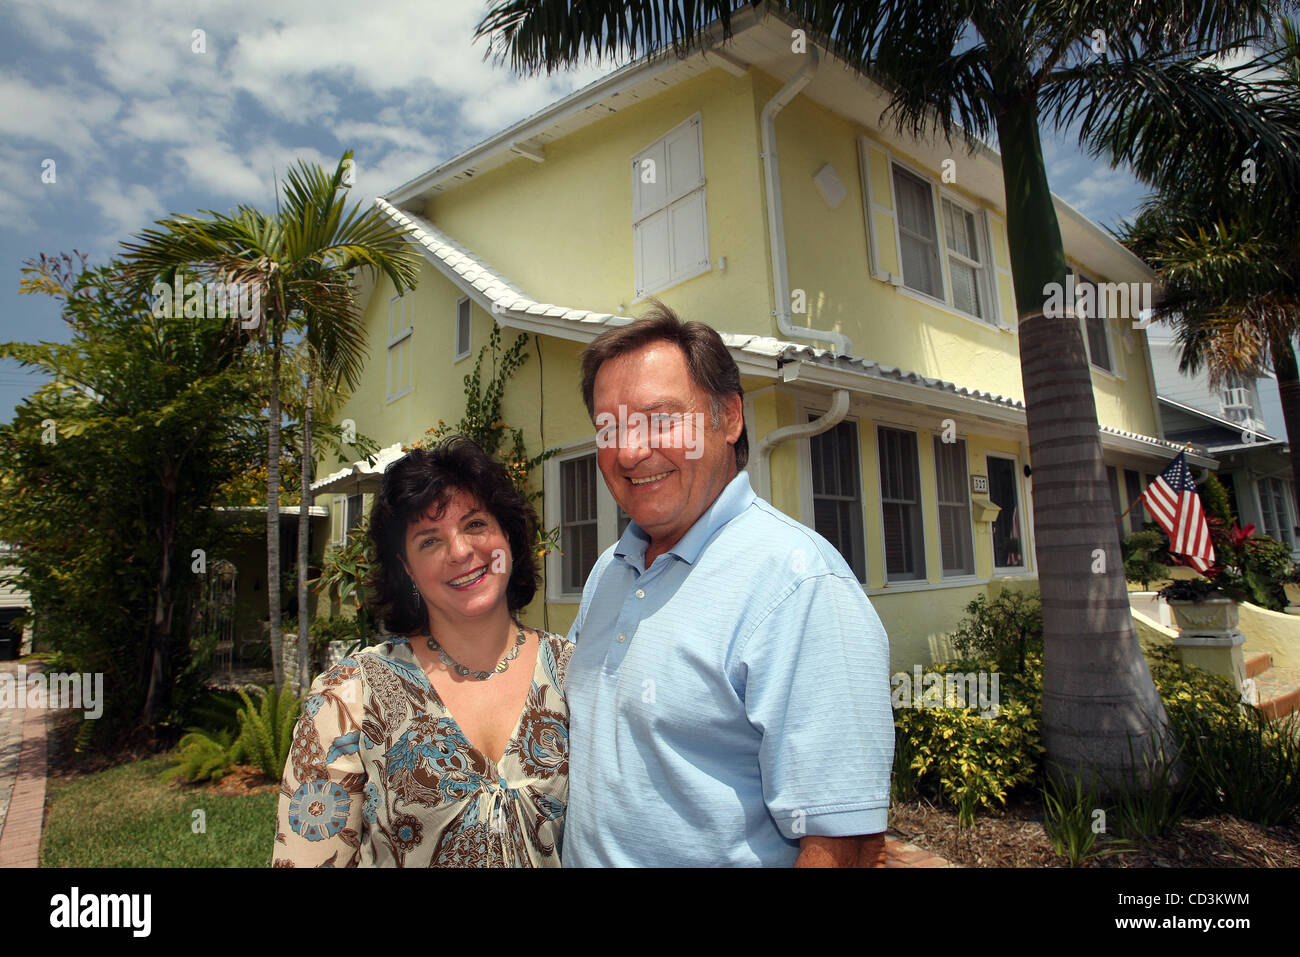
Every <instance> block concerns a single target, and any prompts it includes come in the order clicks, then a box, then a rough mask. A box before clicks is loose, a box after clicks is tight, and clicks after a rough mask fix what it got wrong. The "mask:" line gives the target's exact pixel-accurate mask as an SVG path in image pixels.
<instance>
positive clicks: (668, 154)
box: [663, 120, 704, 202]
mask: <svg viewBox="0 0 1300 957" xmlns="http://www.w3.org/2000/svg"><path fill="white" fill-rule="evenodd" d="M663 146H664V151H665V167H666V169H667V172H668V177H667V186H668V193H667V195H666V196H665V199H666V200H667V201H669V202H671V201H673V200H675V199H677V198H679V197H681V196H684V195H686V194H687V193H689V192H691V191H692V190H695V189H699V188H700V187H701V186H703V185H704V157H703V156H701V155H700V154H701V151H700V121H699V120H692V121H691V122H689V123H687V124H685V125H684V126H682V128H681V129H679V130H677V131H675V132H673V133H672V134H670V135H669V136H668V138H667V139H665V140H664V144H663Z"/></svg>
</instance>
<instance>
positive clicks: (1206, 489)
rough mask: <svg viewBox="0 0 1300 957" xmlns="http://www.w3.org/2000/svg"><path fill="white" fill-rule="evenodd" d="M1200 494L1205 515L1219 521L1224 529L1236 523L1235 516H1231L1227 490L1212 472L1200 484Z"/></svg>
mask: <svg viewBox="0 0 1300 957" xmlns="http://www.w3.org/2000/svg"><path fill="white" fill-rule="evenodd" d="M1200 493H1201V501H1202V502H1203V503H1204V505H1205V512H1206V514H1207V515H1213V516H1214V517H1215V518H1217V519H1218V520H1219V521H1221V522H1222V523H1223V527H1224V528H1227V527H1229V526H1230V525H1233V524H1235V523H1236V521H1237V516H1235V515H1233V514H1232V505H1231V503H1230V502H1229V501H1228V490H1227V489H1226V488H1224V487H1223V483H1222V482H1220V481H1219V479H1218V477H1217V476H1216V475H1215V474H1214V473H1213V472H1211V473H1210V475H1209V477H1208V478H1206V480H1205V481H1204V482H1202V483H1201V487H1200Z"/></svg>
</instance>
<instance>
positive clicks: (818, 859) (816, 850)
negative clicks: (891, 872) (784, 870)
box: [794, 833, 885, 867]
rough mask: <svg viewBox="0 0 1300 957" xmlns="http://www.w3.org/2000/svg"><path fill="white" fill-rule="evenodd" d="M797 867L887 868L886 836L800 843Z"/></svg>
mask: <svg viewBox="0 0 1300 957" xmlns="http://www.w3.org/2000/svg"><path fill="white" fill-rule="evenodd" d="M794 866H795V867H884V866H885V835H884V834H883V833H880V834H860V835H858V836H857V837H812V836H805V837H801V838H800V839H799V858H798V859H797V860H796V861H795V862H794Z"/></svg>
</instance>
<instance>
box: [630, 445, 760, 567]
mask: <svg viewBox="0 0 1300 957" xmlns="http://www.w3.org/2000/svg"><path fill="white" fill-rule="evenodd" d="M757 497H758V496H756V495H755V494H754V489H753V486H751V485H750V483H749V473H748V472H746V471H745V470H744V469H741V470H740V471H739V472H737V473H736V476H735V478H733V479H732V480H731V481H730V482H728V483H727V484H726V487H724V488H723V490H722V491H721V492H719V493H718V497H717V498H715V499H714V500H713V504H712V505H710V506H709V507H708V508H707V509H705V510H704V514H703V515H701V516H700V517H699V518H698V519H696V520H695V524H694V525H692V526H691V527H690V528H689V529H687V531H686V534H685V535H683V536H682V537H681V538H680V539H679V540H678V542H677V544H676V545H674V546H673V547H672V548H670V549H668V551H667V552H666V553H665V554H668V555H676V556H677V557H678V558H680V559H681V560H682V561H684V562H686V563H687V564H688V565H693V564H694V563H695V560H696V559H697V558H699V557H700V552H701V551H703V549H704V545H705V543H707V542H708V540H709V539H710V538H712V537H713V535H714V533H715V532H717V531H718V529H720V528H722V526H724V525H726V524H727V523H728V522H729V521H731V520H732V519H733V518H735V517H736V516H737V515H739V514H740V513H741V512H743V511H744V510H745V509H747V508H748V507H749V505H750V503H751V502H753V501H754V499H755V498H757ZM649 546H650V536H649V534H647V533H646V531H645V529H643V528H642V527H641V526H640V525H638V524H637V523H636V522H628V523H627V528H626V529H625V530H624V531H623V535H622V537H621V538H619V540H618V543H617V544H616V545H615V546H614V555H615V557H617V558H621V559H622V560H623V561H625V562H627V563H628V564H630V565H632V566H633V567H634V568H636V569H638V570H640V569H643V568H645V553H646V549H647V548H649Z"/></svg>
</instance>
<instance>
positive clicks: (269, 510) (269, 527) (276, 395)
mask: <svg viewBox="0 0 1300 957" xmlns="http://www.w3.org/2000/svg"><path fill="white" fill-rule="evenodd" d="M267 434H268V438H267V443H266V603H267V609H268V614H269V615H270V617H271V673H272V675H273V676H274V680H275V688H276V691H277V692H278V691H279V690H280V689H281V688H282V687H283V686H284V649H283V645H284V642H283V637H282V633H281V628H280V327H279V325H278V322H276V321H275V320H273V324H272V327H271V409H270V422H269V423H268V429H267Z"/></svg>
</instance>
